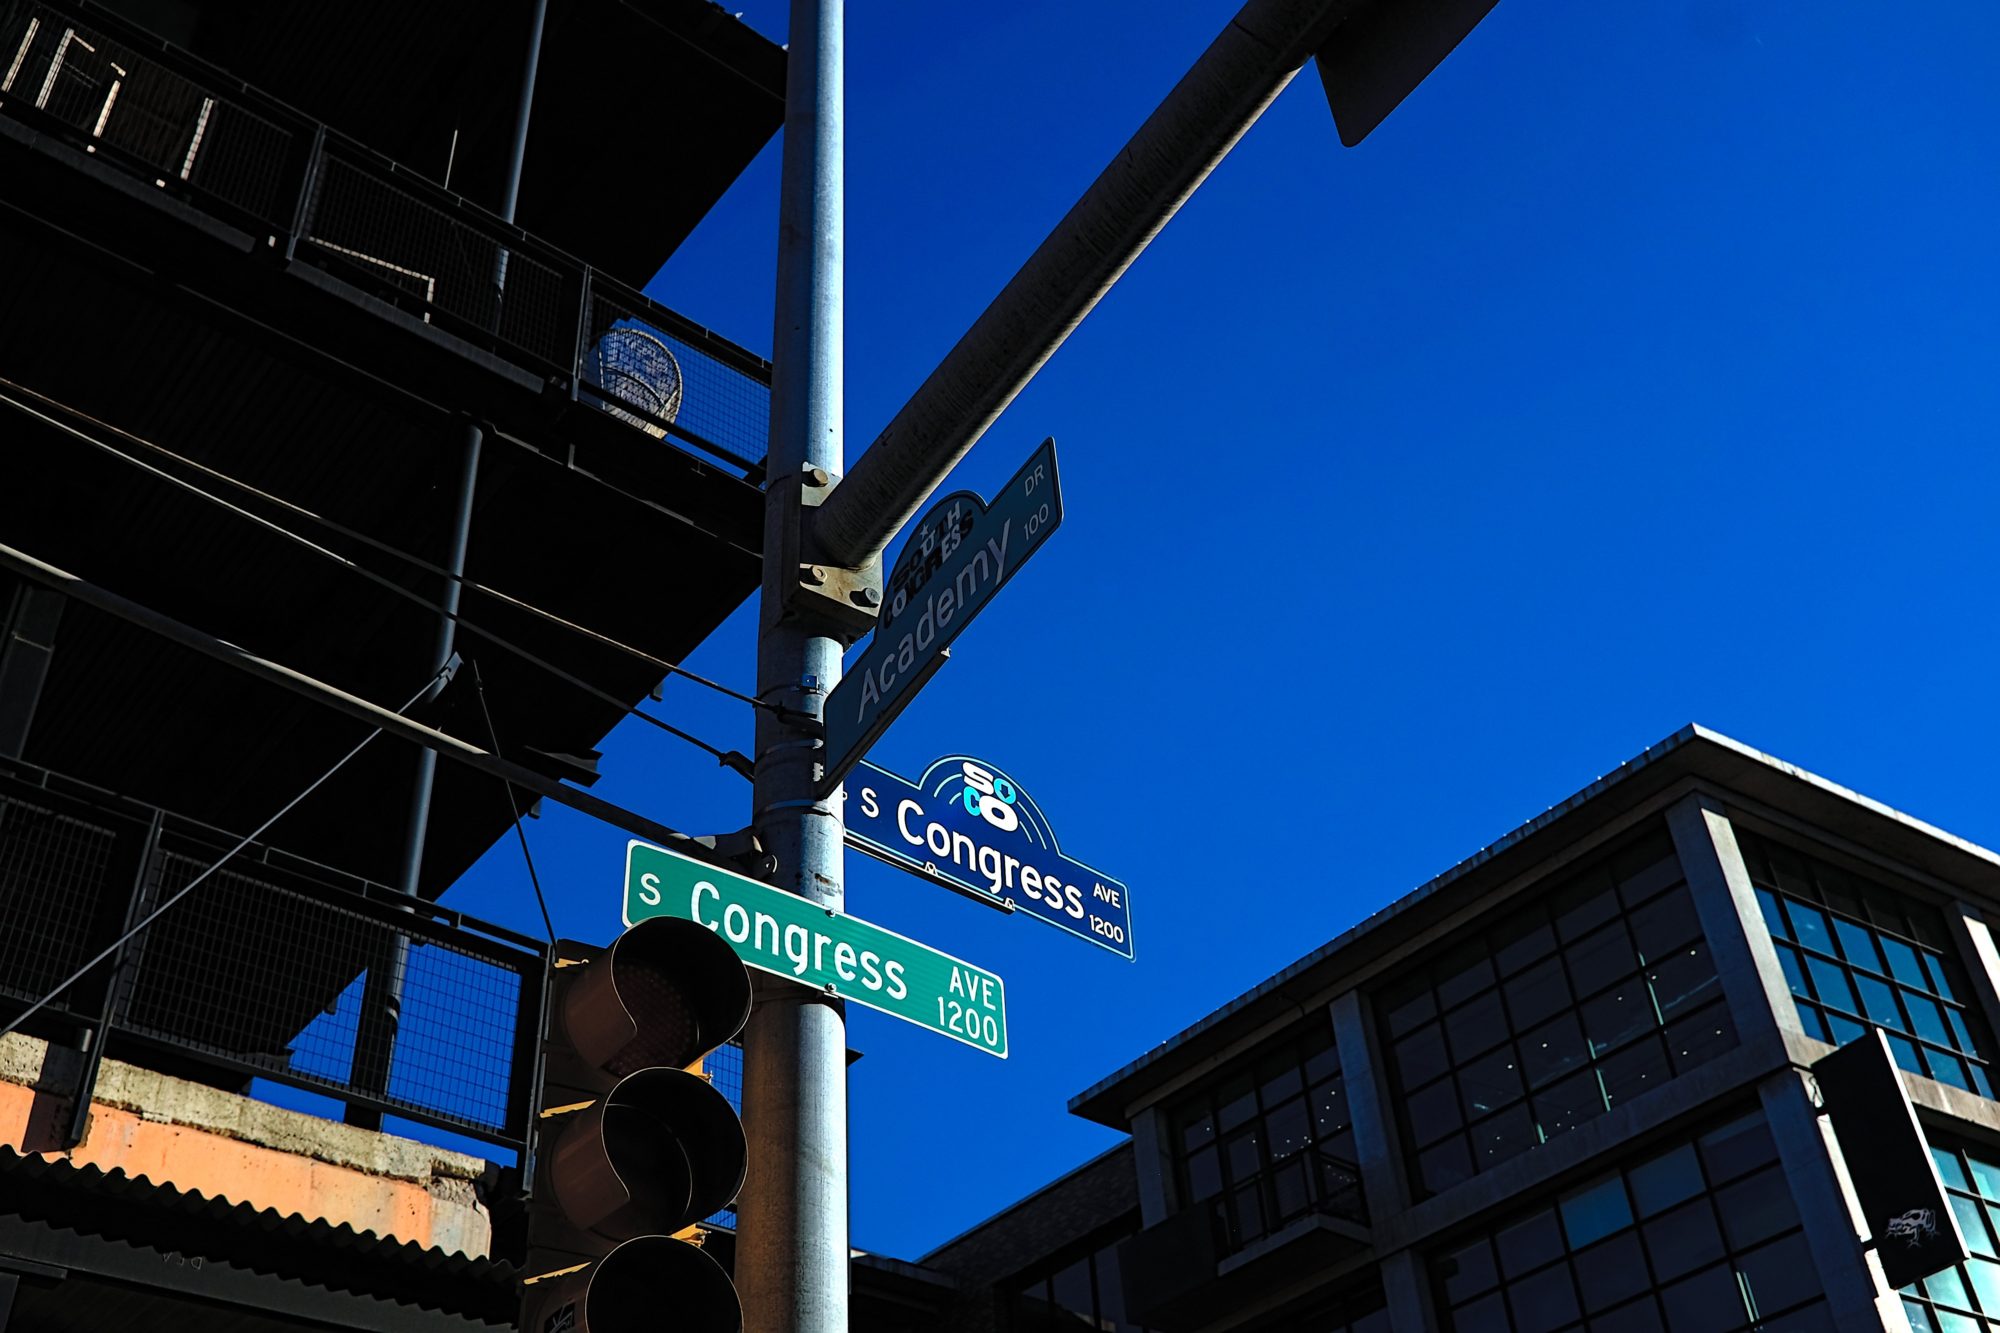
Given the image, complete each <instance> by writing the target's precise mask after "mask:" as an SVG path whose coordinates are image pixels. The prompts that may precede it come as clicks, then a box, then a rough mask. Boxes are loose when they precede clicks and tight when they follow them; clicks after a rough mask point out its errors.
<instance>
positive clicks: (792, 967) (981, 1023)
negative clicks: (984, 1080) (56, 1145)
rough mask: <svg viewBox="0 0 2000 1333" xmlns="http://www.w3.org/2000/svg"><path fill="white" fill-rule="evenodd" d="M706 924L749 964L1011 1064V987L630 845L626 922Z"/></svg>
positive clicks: (776, 894) (672, 856) (836, 916)
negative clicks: (652, 920) (656, 919)
mask: <svg viewBox="0 0 2000 1333" xmlns="http://www.w3.org/2000/svg"><path fill="white" fill-rule="evenodd" d="M656 916H673V917H680V918H681V919H683V920H687V921H693V922H695V923H697V924H698V925H703V926H707V927H708V928H709V929H710V930H712V931H714V932H715V933H716V934H718V935H720V936H722V938H723V939H725V940H727V941H728V942H729V945H730V947H731V948H733V949H735V950H736V956H737V957H739V958H741V959H742V960H743V962H744V965H745V966H747V967H754V968H757V969H758V970H759V971H763V972H769V973H771V974H772V975H774V976H780V977H785V978H787V979H789V980H792V981H797V982H800V983H802V984H804V985H807V986H813V987H816V988H818V989H821V990H824V991H826V992H827V993H828V994H830V995H837V996H839V997H840V998H841V999H843V1000H852V1001H853V1002H854V1003H856V1004H861V1005H866V1006H867V1007H868V1008H870V1009H878V1010H880V1011H881V1012H883V1013H885V1014H890V1015H893V1016H894V1017H896V1018H900V1019H902V1020H903V1021H904V1022H906V1023H915V1024H916V1025H917V1026H918V1027H923V1028H929V1029H930V1030H931V1031H933V1032H941V1033H943V1034H944V1035H945V1036H947V1037H950V1038H952V1039H953V1040H954V1041H962V1042H964V1043H965V1044H966V1045H967V1046H971V1047H974V1048H976V1049H978V1050H982V1051H985V1052H986V1053H987V1054H988V1055H997V1056H999V1057H1000V1058H1001V1059H1002V1060H1005V1059H1006V1058H1007V988H1006V985H1005V984H1004V983H1003V982H1002V981H1001V980H1000V978H999V977H997V976H995V975H994V974H993V973H991V972H988V971H987V970H986V969H985V968H983V967H974V966H973V965H972V964H971V963H968V962H965V961H963V960H961V959H957V958H953V957H952V956H951V955H950V954H948V953H940V952H938V951H937V950H936V949H933V948H931V947H930V946H929V945H926V944H919V943H917V942H916V941H915V940H913V939H909V938H907V937H905V936H902V935H898V934H897V933H896V932H895V931H893V930H884V929H882V927H880V926H872V925H870V924H868V923H867V922H866V921H862V920H860V919H858V918H856V917H851V916H848V915H847V914H846V913H844V912H836V911H833V910H832V909H830V908H825V907H815V906H814V905H813V904H811V903H809V902H807V901H806V900H805V899H804V898H801V897H799V896H798V895H797V894H795V893H786V892H785V891H784V890H783V889H774V888H772V887H771V886H770V885H768V884H760V883H758V882H757V881H756V880H754V879H750V878H747V877H746V876H743V875H738V874H734V873H732V872H731V871H727V870H719V869H717V868H716V867H714V866H712V865H709V864H708V863H707V862H705V861H697V860H695V859H694V858H693V857H691V856H683V855H681V854H680V853H679V852H670V851H668V850H667V849H666V848H664V847H655V846H653V845H651V844H650V843H644V842H639V841H637V840H634V841H632V842H630V843H628V844H626V847H625V924H626V925H628V926H634V925H637V924H638V923H639V922H641V921H644V920H646V919H648V918H650V917H656Z"/></svg>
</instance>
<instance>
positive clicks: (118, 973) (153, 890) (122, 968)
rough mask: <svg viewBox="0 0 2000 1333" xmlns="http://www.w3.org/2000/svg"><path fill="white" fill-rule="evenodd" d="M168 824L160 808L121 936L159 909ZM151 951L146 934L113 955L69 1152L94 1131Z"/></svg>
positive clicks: (143, 847) (144, 844) (65, 1144)
mask: <svg viewBox="0 0 2000 1333" xmlns="http://www.w3.org/2000/svg"><path fill="white" fill-rule="evenodd" d="M165 821H166V814H165V812H164V811H162V810H159V809H155V810H154V811H153V814H152V818H151V819H149V820H148V821H147V823H146V835H145V838H144V839H143V840H142V841H141V842H140V844H139V858H138V866H137V868H136V869H135V870H134V871H133V873H132V892H131V894H130V896H129V897H128V898H127V900H126V903H125V919H124V921H123V922H122V923H121V924H120V925H119V928H118V929H119V933H120V934H121V935H122V934H123V933H124V932H126V931H128V930H131V929H132V927H133V926H135V925H137V924H138V922H139V921H140V919H141V918H143V917H144V916H145V915H146V913H148V912H150V911H152V910H153V900H154V898H155V897H156V896H157V894H158V891H159V876H160V830H161V828H162V826H163V825H164V824H165ZM145 948H146V936H145V935H144V934H143V933H142V934H140V935H138V936H136V937H135V938H133V939H132V940H131V941H129V942H128V943H127V944H126V945H125V946H124V947H123V948H121V949H119V950H118V952H117V953H114V954H112V955H111V959H110V964H111V965H110V968H109V971H108V974H107V975H106V977H105V982H104V994H103V999H102V1000H101V1001H100V1003H99V1005H98V1011H97V1021H96V1022H95V1023H93V1024H91V1025H90V1027H89V1028H87V1029H86V1030H85V1031H86V1045H85V1046H84V1050H83V1066H82V1069H81V1070H80V1071H79V1072H78V1074H77V1081H76V1096H75V1097H74V1098H73V1099H71V1101H70V1108H69V1121H68V1123H67V1124H66V1125H65V1126H64V1128H63V1137H62V1141H61V1142H60V1143H59V1144H57V1145H56V1146H58V1147H60V1148H62V1149H63V1150H64V1151H68V1150H69V1149H71V1148H75V1147H77V1146H79V1145H80V1144H82V1142H83V1140H84V1135H85V1134H86V1133H88V1132H89V1129H90V1103H91V1099H92V1097H94V1096H95V1095H96V1092H97V1075H98V1073H99V1071H101V1070H102V1069H103V1068H104V1047H105V1044H106V1043H107V1042H109V1041H110V1040H111V1031H112V1029H113V1028H115V1027H117V1026H118V1024H119V1022H120V1021H121V1020H122V1019H123V1018H124V1016H125V1004H126V1001H127V1000H128V999H129V998H130V997H131V994H132V983H133V980H134V974H135V973H136V972H137V971H138V967H137V964H138V961H139V956H140V955H141V954H142V953H143V952H144V951H145Z"/></svg>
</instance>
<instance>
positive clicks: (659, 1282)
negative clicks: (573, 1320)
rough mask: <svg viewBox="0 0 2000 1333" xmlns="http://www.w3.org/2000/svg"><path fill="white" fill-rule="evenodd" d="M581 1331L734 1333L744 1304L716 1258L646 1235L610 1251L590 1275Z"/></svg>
mask: <svg viewBox="0 0 2000 1333" xmlns="http://www.w3.org/2000/svg"><path fill="white" fill-rule="evenodd" d="M584 1320H585V1323H584V1325H583V1333H625V1330H631V1331H632V1333H639V1331H640V1330H652V1329H660V1328H671V1329H673V1330H674V1333H738V1330H740V1329H741V1328H742V1327H743V1307H742V1305H741V1303H740V1302H738V1300H737V1299H736V1289H735V1287H733V1286H731V1285H730V1282H729V1277H728V1275H727V1274H725V1273H724V1272H723V1271H722V1268H721V1266H720V1265H718V1264H717V1263H716V1262H715V1260H713V1259H711V1258H709V1257H708V1256H707V1255H705V1254H703V1253H702V1252H701V1251H700V1250H698V1249H696V1248H695V1247H694V1246H692V1245H684V1244H682V1243H681V1242H679V1241H672V1240H667V1239H665V1238H664V1237H659V1236H648V1237H646V1238H645V1239H643V1240H634V1241H628V1242H626V1243H625V1244H623V1245H620V1246H619V1247H618V1248H617V1249H615V1250H613V1251H612V1252H611V1253H610V1254H609V1255H607V1256H606V1257H605V1259H604V1262H603V1263H601V1264H599V1265H598V1267H597V1271H596V1272H594V1273H593V1274H592V1275H591V1277H590V1289H589V1292H588V1294H587V1295H586V1296H585V1297H584Z"/></svg>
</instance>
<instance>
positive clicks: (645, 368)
mask: <svg viewBox="0 0 2000 1333" xmlns="http://www.w3.org/2000/svg"><path fill="white" fill-rule="evenodd" d="M584 382H585V383H587V384H589V385H590V386H591V387H592V388H594V389H596V390H597V391H598V392H599V393H600V394H602V395H603V397H604V400H605V401H603V402H601V403H600V404H599V405H600V406H602V407H603V409H604V410H605V411H606V412H609V413H610V414H611V415H612V416H614V417H618V418H619V419H620V420H623V421H627V422H630V423H631V424H632V425H634V426H637V427H638V428H639V429H640V430H643V431H645V432H646V433H647V434H648V435H651V436H653V437H654V438H655V439H662V440H663V439H665V438H666V437H667V429H666V427H665V426H664V425H661V424H659V423H660V422H670V421H672V420H673V419H674V417H675V416H676V415H677V414H678V413H679V412H680V410H681V365H680V362H678V361H676V360H674V354H673V353H672V352H670V351H668V350H667V345H666V344H665V343H664V342H662V341H660V339H659V338H657V337H655V336H654V335H653V334H651V333H648V332H647V331H646V330H644V329H638V328H614V329H611V330H609V331H608V332H606V333H605V335H604V336H603V337H601V338H599V339H598V340H597V346H595V347H593V348H592V349H591V352H590V357H589V360H588V362H587V364H586V365H585V367H584ZM614 400H615V401H614ZM617 402H623V403H629V404H631V405H632V406H633V407H636V408H638V409H639V411H641V412H644V413H646V415H647V416H650V417H654V418H657V421H648V420H647V419H646V417H641V416H637V415H634V414H633V413H631V412H627V411H625V410H624V409H622V408H620V407H618V406H616V405H615V403H617Z"/></svg>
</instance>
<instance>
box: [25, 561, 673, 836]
mask: <svg viewBox="0 0 2000 1333" xmlns="http://www.w3.org/2000/svg"><path fill="white" fill-rule="evenodd" d="M0 571H5V572H7V573H10V574H18V575H20V576H21V577H22V578H26V579H32V580H33V581H35V582H36V583H40V584H44V585H46V586H48V587H51V588H54V589H56V590H57V591H59V592H61V593H62V594H63V595H64V596H65V597H68V598H71V599H72V600H74V601H77V602H79V603H81V604H82V605H84V606H88V607H93V608H95V609H96V610H99V611H102V612H104V613H105V614H106V615H109V616H115V617H116V618H118V619H120V620H123V621H126V622H127V623H129V624H133V625H137V626H138V627H139V628H141V629H144V630H148V631H150V632H151V633H153V634H157V635H159V636H160V637H161V638H163V639H166V640H167V641H168V642H170V643H175V644H178V645H180V646H181V647H183V648H187V649H189V650H191V651H193V652H197V653H200V654H201V655H202V656H204V657H209V658H213V659H214V660H216V661H218V662H222V663H224V664H226V665H228V666H232V667H235V668H236V669H237V670H239V671H242V672H244V673H245V674H247V675H250V676H252V677H254V678H256V679H258V680H261V681H263V682H265V683H266V684H270V685H276V686H278V687H279V688H281V689H286V690H290V691H291V692H292V693H294V694H298V695H302V696H304V697H305V698H308V699H311V700H312V701H313V702H315V703H318V704H320V705H322V706H323V707H326V708H331V709H333V710H334V711H335V712H338V713H345V714H347V715H348V716H349V717H353V718H358V719H360V720H361V721H363V722H371V723H376V724H379V725H380V726H381V727H382V729H383V730H385V731H387V732H388V733H389V734H390V735H392V736H396V737H398V738H400V739H402V740H406V741H411V742H413V743H415V744H417V745H424V746H428V747H429V748H431V749H433V750H436V751H437V752H438V753H439V754H442V755H444V756H446V757H447V758H450V759H455V760H457V761H458V762H460V763H462V764H466V765H468V766H469V767H472V768H476V769H478V770H479V771H480V772H482V773H490V774H492V775H493V776H495V777H498V778H504V779H505V780H506V781H508V782H511V783H513V784H514V785H515V786H517V787H520V788H521V789H522V790H524V791H531V792H534V793H535V794H536V795H537V796H545V797H547V798H548V799H549V800H552V801H554V802H556V803H557V804H558V805H566V806H568V807H570V808H571V809H572V810H576V811H578V812H580V813H582V814H586V815H589V816H591V817H592V818H594V819H601V820H603V821H604V822H605V823H607V824H609V825H611V826H612V827H614V828H621V829H624V830H625V831H626V832H627V833H631V834H633V835H635V836H637V837H641V838H646V839H649V840H651V841H653V842H657V843H661V844H663V845H665V846H668V847H673V848H678V849H679V850H681V851H684V852H686V853H687V854H688V855H690V856H693V857H697V858H700V859H703V860H707V859H710V853H711V851H712V849H711V848H709V847H708V846H706V845H705V844H703V843H702V842H701V841H699V840H698V839H696V838H693V837H690V836H689V835H688V834H685V833H682V832H681V831H680V830H678V829H673V828H669V827H668V826H667V825H665V824H662V823H660V822H659V821H658V820H656V819H649V818H647V817H646V816H645V815H642V814H640V813H638V812H637V811H635V810H627V809H626V808H624V807H623V806H620V805H614V804H613V803H612V802H610V801H607V800H605V799H604V798H603V797H601V796H593V795H591V794H590V793H589V792H587V791H578V790H577V789H576V788H574V787H565V786H563V784H562V783H560V782H558V781H557V780H556V779H554V778H551V777H549V776H547V775H546V774H544V773H541V772H538V771H537V770H535V769H532V768H528V767H526V766H525V765H522V764H516V763H512V762H509V761H508V760H505V759H502V758H500V757H498V756H497V755H492V754H488V753H487V752H486V751H485V750H482V749H480V748H479V747H478V746H476V745H471V744H468V743H467V742H465V741H462V740H460V739H459V738H458V737H456V736H453V735H450V734H448V733H446V732H442V731H439V730H437V729H436V728H435V727H427V726H424V725H423V724H422V723H420V722H412V721H411V720H410V719H409V718H406V717H404V716H402V714H400V713H393V712H391V711H389V710H388V709H387V708H384V707H382V706H381V705H380V704H377V703H373V702H371V701H369V700H367V699H363V698H361V697H359V696H358V695H354V694H350V693H348V692H347V691H346V690H343V689H340V688H339V687H337V686H333V685H329V684H327V683H326V682H325V681H323V680H316V679H314V678H313V677H311V676H308V675H306V674H305V673H304V672H303V671H296V670H294V669H292V668H291V667H288V666H285V665H283V664H281V663H278V662H273V661H271V660H270V659H268V658H264V657H259V656H257V655H256V654H255V653H252V652H249V651H246V650H245V649H243V648H239V647H237V646H236V645H235V644H233V643H226V642H224V641H223V640H221V639H218V638H216V637H215V636H214V635H213V634H205V633H203V632H202V631H200V630H198V629H195V628H194V627H193V626H190V625H184V624H182V623H181V622H180V621H178V620H175V619H174V618H173V617H171V616H167V615H162V614H161V613H160V612H158V611H155V610H153V609H152V608H151V607H149V606H142V605H140V604H139V603H137V602H135V601H133V600H132V599H130V598H129V597H120V596H119V595H118V594H117V593H115V592H112V591H110V590H109V589H107V588H100V587H98V586H97V585H96V584H94V583H90V582H88V581H86V580H84V579H80V578H78V577H77V576H76V575H74V574H72V573H70V572H69V571H68V570H66V569H58V568H56V567H55V566H54V565H51V564H49V563H48V562H47V561H45V560H37V559H36V558H35V557H33V556H31V555H29V554H28V553H27V552H25V551H21V550H18V549H16V548H14V547H12V546H8V545H6V544H5V543H4V542H0ZM424 688H425V689H429V688H430V686H429V685H425V687H424Z"/></svg>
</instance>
